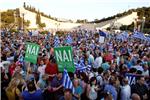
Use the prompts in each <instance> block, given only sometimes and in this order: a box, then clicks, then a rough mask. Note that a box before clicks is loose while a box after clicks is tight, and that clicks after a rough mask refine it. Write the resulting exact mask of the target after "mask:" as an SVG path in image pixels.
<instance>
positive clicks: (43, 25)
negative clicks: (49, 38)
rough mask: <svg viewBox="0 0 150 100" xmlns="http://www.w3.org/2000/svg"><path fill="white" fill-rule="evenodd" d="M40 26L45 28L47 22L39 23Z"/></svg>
mask: <svg viewBox="0 0 150 100" xmlns="http://www.w3.org/2000/svg"><path fill="white" fill-rule="evenodd" d="M38 26H39V28H44V27H46V24H45V23H39V24H38Z"/></svg>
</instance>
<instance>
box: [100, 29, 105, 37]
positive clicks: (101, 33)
mask: <svg viewBox="0 0 150 100" xmlns="http://www.w3.org/2000/svg"><path fill="white" fill-rule="evenodd" d="M99 35H100V36H103V37H106V35H107V34H106V33H105V32H103V31H101V30H99Z"/></svg>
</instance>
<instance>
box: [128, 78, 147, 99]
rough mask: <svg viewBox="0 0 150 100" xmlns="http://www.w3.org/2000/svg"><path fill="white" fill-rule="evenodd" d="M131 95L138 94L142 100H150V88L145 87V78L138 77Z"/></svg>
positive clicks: (132, 87)
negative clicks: (149, 99)
mask: <svg viewBox="0 0 150 100" xmlns="http://www.w3.org/2000/svg"><path fill="white" fill-rule="evenodd" d="M131 93H132V94H133V93H136V94H138V95H139V96H140V98H141V100H147V99H148V88H147V86H146V85H145V78H144V77H143V76H139V77H137V82H136V84H133V85H132V86H131Z"/></svg>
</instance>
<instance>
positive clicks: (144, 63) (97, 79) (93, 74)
mask: <svg viewBox="0 0 150 100" xmlns="http://www.w3.org/2000/svg"><path fill="white" fill-rule="evenodd" d="M63 32H64V33H65V34H61V35H60V34H59V35H58V34H57V33H56V35H54V36H53V34H50V35H49V36H47V35H43V34H41V33H42V32H40V31H39V35H38V36H30V35H28V34H21V33H17V32H16V33H11V32H7V31H6V32H4V34H3V35H2V43H1V54H2V55H1V60H2V62H1V63H0V67H1V76H2V80H1V89H2V100H17V99H25V100H39V99H40V100H59V99H62V100H71V99H73V100H75V99H80V100H89V99H91V100H96V99H97V100H101V99H102V100H103V99H104V100H112V99H113V100H117V99H118V100H124V99H125V100H127V99H129V98H131V99H132V100H140V99H141V100H149V98H150V97H149V93H150V92H148V91H150V88H149V86H150V84H149V83H150V81H149V76H150V67H149V66H150V55H149V54H150V48H149V47H150V42H148V41H147V40H140V39H134V38H132V37H130V36H129V37H130V38H127V39H125V40H118V39H117V36H118V34H115V33H111V34H110V33H109V32H108V34H107V35H106V37H105V41H104V42H103V43H100V42H99V33H97V31H93V30H89V29H87V30H84V29H79V30H73V31H69V33H68V32H65V31H63ZM68 35H69V36H70V37H71V38H72V39H71V40H72V43H66V41H64V40H66V38H67V37H68ZM56 37H57V39H58V40H59V44H58V45H59V46H71V47H72V49H73V63H75V68H76V70H75V72H74V73H70V72H68V74H69V76H70V79H71V80H72V82H73V83H74V88H75V90H76V91H75V94H73V93H72V91H70V90H67V89H65V91H64V87H63V85H62V84H63V74H62V73H63V72H59V70H58V69H59V66H58V65H57V63H56V57H55V56H54V47H56V46H55V45H56V43H55V42H56V41H55V38H56ZM67 41H68V40H67ZM26 42H33V43H37V44H39V46H40V50H39V55H38V59H37V63H36V64H33V63H30V62H27V61H26V60H25V59H24V58H25V50H26V48H25V47H26ZM6 63H8V64H6ZM78 65H80V68H79V67H78ZM128 74H131V75H129V77H128V79H126V78H124V77H126V75H128ZM133 76H134V77H133ZM138 76H141V78H139V77H138ZM132 77H133V78H132ZM118 79H119V80H118ZM132 79H134V81H135V79H137V82H136V81H135V82H136V83H134V81H133V80H132ZM33 80H35V81H36V82H35V81H34V82H33ZM73 80H74V81H73ZM128 83H129V84H128ZM131 83H134V84H131ZM120 84H121V86H120ZM130 87H131V90H130ZM137 87H138V88H137ZM3 90H4V91H3ZM80 90H82V91H80ZM126 91H127V92H126ZM130 91H131V93H132V94H130Z"/></svg>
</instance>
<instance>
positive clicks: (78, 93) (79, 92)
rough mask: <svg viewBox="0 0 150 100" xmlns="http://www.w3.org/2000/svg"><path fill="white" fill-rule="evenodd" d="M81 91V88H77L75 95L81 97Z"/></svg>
mask: <svg viewBox="0 0 150 100" xmlns="http://www.w3.org/2000/svg"><path fill="white" fill-rule="evenodd" d="M82 91H83V90H82V88H81V86H78V87H76V88H75V94H77V95H81V93H82Z"/></svg>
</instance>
